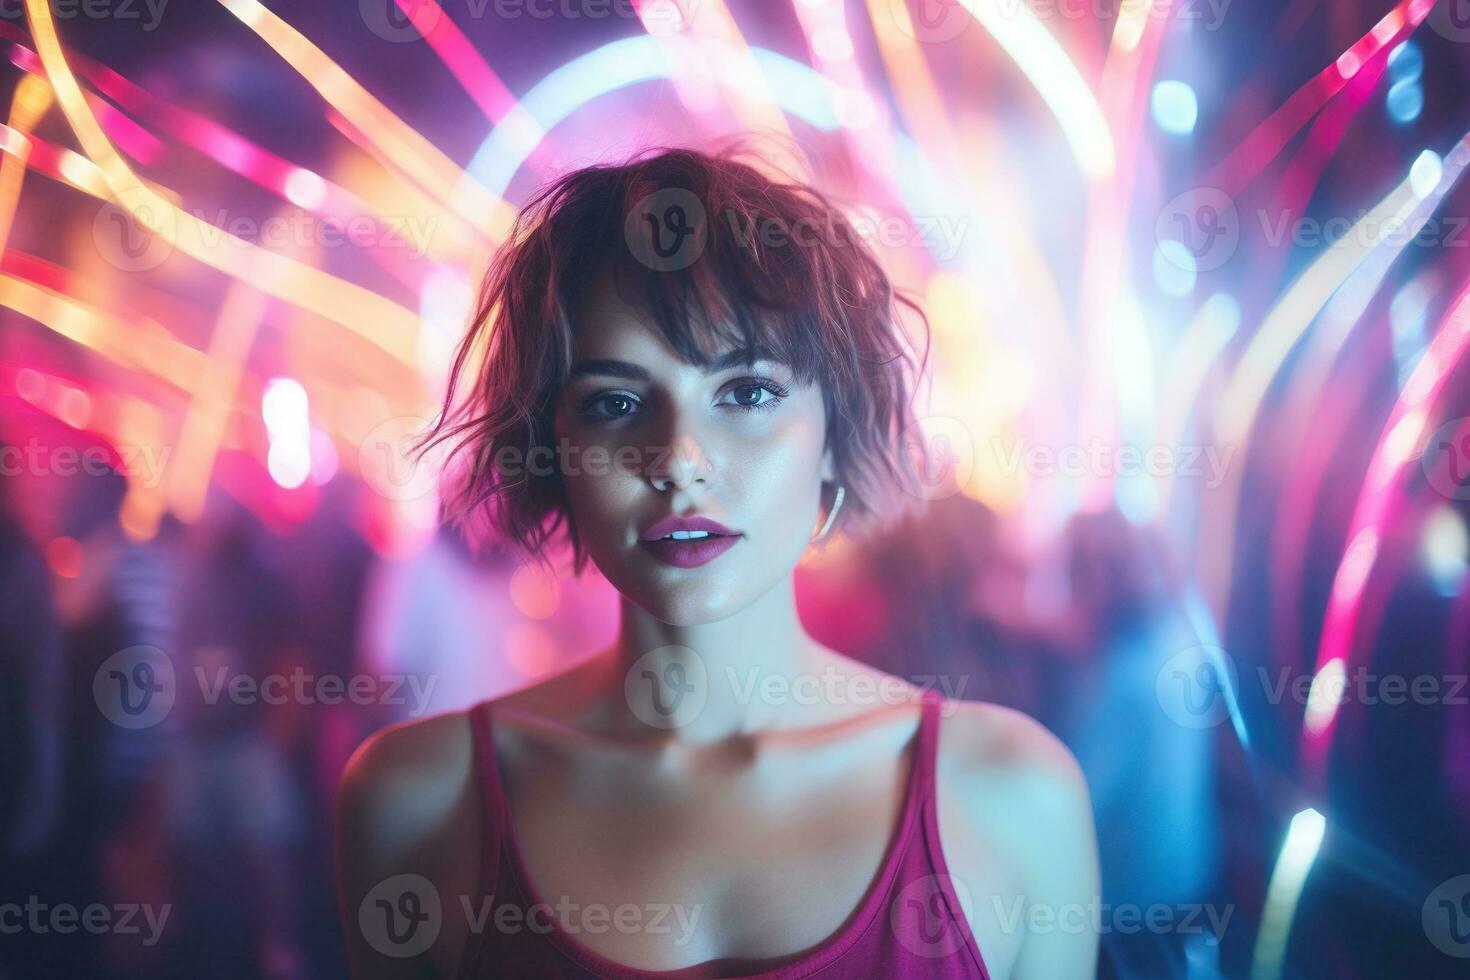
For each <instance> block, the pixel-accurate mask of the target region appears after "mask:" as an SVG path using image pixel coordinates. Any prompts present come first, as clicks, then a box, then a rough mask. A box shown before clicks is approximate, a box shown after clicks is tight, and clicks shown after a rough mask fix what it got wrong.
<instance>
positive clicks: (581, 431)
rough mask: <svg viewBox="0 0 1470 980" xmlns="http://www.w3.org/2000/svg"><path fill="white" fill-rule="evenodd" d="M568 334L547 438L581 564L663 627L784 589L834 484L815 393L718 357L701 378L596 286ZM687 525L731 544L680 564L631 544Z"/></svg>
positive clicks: (710, 617)
mask: <svg viewBox="0 0 1470 980" xmlns="http://www.w3.org/2000/svg"><path fill="white" fill-rule="evenodd" d="M575 322H576V327H575V338H574V344H573V351H572V372H571V376H570V377H569V379H568V381H567V384H566V387H565V388H564V390H563V391H562V396H561V399H560V401H559V402H558V403H557V407H556V421H555V430H556V437H557V447H558V452H559V461H558V462H559V465H560V466H561V467H562V472H563V480H564V484H565V487H566V495H567V505H568V507H569V508H570V510H571V513H572V517H573V519H574V520H575V522H576V527H577V532H578V534H579V535H580V537H581V540H582V542H583V544H584V546H585V547H586V549H587V551H588V554H589V555H590V557H591V558H592V560H593V561H594V562H595V563H596V565H597V567H598V568H599V569H600V570H601V571H602V573H603V574H604V575H605V576H607V579H608V581H610V582H611V583H612V584H613V586H614V587H615V588H616V589H617V590H618V591H619V592H620V593H621V594H622V595H624V596H625V597H627V598H628V599H629V600H630V601H632V602H633V603H634V604H635V605H637V606H638V607H639V608H641V609H643V610H644V611H645V612H647V613H648V614H649V615H651V616H653V617H654V618H656V619H658V620H660V621H662V622H665V623H669V624H672V625H676V626H692V625H697V624H700V623H709V622H717V621H719V620H721V619H725V618H726V617H728V616H730V615H732V614H734V613H736V612H738V611H740V610H741V609H743V608H744V607H746V606H747V605H749V604H750V603H751V602H753V601H754V600H755V599H757V598H759V597H760V596H761V595H763V594H765V592H766V591H767V590H769V589H770V588H771V587H772V586H774V585H776V584H778V583H780V582H782V581H783V580H785V579H786V577H787V576H788V575H789V574H790V573H791V570H792V569H793V568H794V567H795V566H796V563H797V561H798V560H799V559H800V558H801V555H802V552H803V551H804V550H805V549H806V547H807V544H808V543H809V542H810V540H811V536H812V534H813V532H814V531H815V528H816V522H817V516H818V513H819V511H820V507H821V502H820V501H821V484H822V481H823V480H825V479H831V478H832V476H833V470H832V465H831V455H830V453H827V452H825V451H824V447H823V439H824V433H825V431H826V412H825V409H824V407H823V402H822V393H821V389H820V387H818V386H817V385H814V384H807V385H800V384H798V383H797V382H796V380H795V378H794V377H793V374H792V372H791V370H790V369H789V368H788V367H787V366H786V365H784V364H781V363H779V362H776V361H772V360H764V359H760V358H759V357H758V358H757V360H756V361H755V363H754V364H753V365H752V366H746V364H745V363H744V362H743V359H742V360H741V361H740V362H738V363H736V362H733V361H732V362H730V363H729V364H728V365H727V366H724V367H721V366H720V362H719V359H718V355H720V354H727V353H733V352H731V351H723V350H722V351H717V352H716V358H715V359H714V361H713V362H712V363H711V365H710V368H709V370H708V371H706V370H703V369H701V368H699V367H696V366H695V365H692V364H690V363H688V362H687V361H684V360H682V359H681V358H680V357H679V355H678V354H677V353H675V352H674V350H673V349H672V348H670V347H669V346H668V344H667V342H666V341H665V340H664V339H663V337H662V336H661V335H660V334H659V333H658V331H657V330H656V329H655V328H654V327H653V326H652V325H651V323H650V322H649V321H648V320H646V319H645V318H644V317H643V315H642V314H641V313H640V312H639V311H638V310H636V309H635V308H633V307H630V306H628V305H626V304H625V303H623V302H622V301H621V299H619V298H618V296H617V295H616V293H615V291H614V290H613V288H612V285H611V279H610V278H609V276H607V275H606V274H604V275H602V276H600V277H599V278H598V279H597V280H596V281H595V282H594V284H593V286H592V287H591V288H590V289H589V290H588V294H587V297H586V299H585V301H584V302H583V304H582V307H581V309H580V310H579V311H578V313H577V316H576V321H575ZM696 516H698V517H707V518H710V519H713V520H715V521H718V522H719V523H720V524H722V525H724V526H725V527H726V528H728V529H729V530H730V531H732V532H734V534H735V537H734V538H733V544H730V545H729V546H728V547H726V548H724V550H723V551H720V552H719V553H718V554H717V555H716V556H715V557H713V558H709V559H708V560H705V561H703V563H701V564H691V561H698V560H699V559H698V558H697V557H696V558H693V559H690V558H688V557H686V558H685V559H684V560H683V561H682V562H681V561H680V559H679V557H677V556H675V555H672V554H671V552H675V551H683V552H689V551H692V550H693V548H692V546H690V545H671V544H669V543H667V542H665V543H664V544H662V545H651V544H649V543H647V542H644V543H640V539H643V538H646V537H648V536H649V535H648V532H649V529H650V528H651V526H652V525H653V524H654V523H655V522H656V521H661V520H663V519H665V518H669V517H675V518H683V517H696ZM720 543H723V542H720ZM706 547H707V544H706ZM675 562H680V563H679V564H676V563H675ZM681 566H684V567H681Z"/></svg>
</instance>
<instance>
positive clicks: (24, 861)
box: [0, 441, 65, 973]
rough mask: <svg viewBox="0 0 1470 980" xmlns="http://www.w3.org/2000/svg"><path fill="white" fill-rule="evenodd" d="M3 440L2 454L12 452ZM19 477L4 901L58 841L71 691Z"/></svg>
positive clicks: (6, 511) (4, 703)
mask: <svg viewBox="0 0 1470 980" xmlns="http://www.w3.org/2000/svg"><path fill="white" fill-rule="evenodd" d="M14 448H15V447H12V446H11V444H9V443H6V442H3V441H0V460H4V461H7V462H8V461H9V460H12V459H14V458H15V457H14V454H13V452H12V451H11V450H13V449H14ZM15 488H16V481H15V479H14V478H13V474H11V473H10V472H9V471H8V468H7V470H6V471H5V472H3V474H0V739H4V745H5V746H6V751H5V752H4V753H0V785H3V786H4V787H5V792H4V793H3V794H0V902H3V903H23V902H24V901H25V900H26V898H27V897H28V896H29V895H30V894H32V893H33V892H34V890H35V888H36V887H37V885H38V884H39V883H40V882H41V880H42V871H41V868H40V866H39V865H38V862H39V861H40V860H42V859H44V858H45V856H46V854H47V851H48V850H49V849H51V848H54V847H55V846H56V837H55V833H56V822H57V821H58V820H59V817H60V810H59V807H60V803H61V781H62V770H61V747H62V734H63V733H62V725H63V721H64V715H63V711H64V704H63V696H64V692H65V687H64V677H63V674H62V668H63V667H64V666H65V662H64V661H63V660H62V656H61V627H60V623H59V621H58V619H57V616H56V610H55V608H54V604H53V602H52V598H51V588H50V572H49V571H48V569H47V568H46V562H45V559H44V557H43V556H42V555H41V552H40V550H39V549H38V548H37V547H36V546H35V543H34V542H33V541H32V540H31V539H30V537H29V536H28V535H27V534H26V532H25V530H24V528H23V527H22V526H21V523H20V521H19V520H18V519H17V518H16V516H15V514H14V512H13V508H12V502H13V501H12V494H13V493H14V492H15ZM28 938H29V937H27V936H26V935H25V934H19V935H11V936H7V937H6V941H5V944H4V945H3V946H0V973H3V971H4V969H5V968H6V967H14V966H17V965H18V964H19V963H22V962H24V961H25V960H26V959H28V958H30V956H31V954H32V953H33V951H32V950H31V949H30V943H29V942H28V941H27V940H28Z"/></svg>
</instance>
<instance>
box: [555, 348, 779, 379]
mask: <svg viewBox="0 0 1470 980" xmlns="http://www.w3.org/2000/svg"><path fill="white" fill-rule="evenodd" d="M766 360H776V358H772V357H771V356H770V355H769V354H768V353H767V352H766V351H764V350H762V349H760V348H756V349H755V350H754V351H751V350H749V349H748V348H744V347H737V348H735V349H733V350H728V351H726V352H725V353H723V354H721V355H719V356H718V357H715V358H713V359H712V360H711V361H710V362H709V363H708V364H706V365H705V366H704V373H705V374H718V373H719V372H720V371H726V370H729V369H730V368H732V367H737V366H739V365H742V364H747V365H749V364H754V363H755V362H756V361H766ZM594 374H595V375H603V376H605V377H612V378H626V379H628V380H630V381H647V380H649V374H648V371H647V370H646V369H645V368H643V367H642V366H641V365H638V364H634V363H632V362H631V361H618V360H613V359H611V358H596V359H593V360H585V361H578V362H577V363H576V364H573V365H572V370H571V374H570V375H569V379H570V378H581V377H586V376H588V375H594Z"/></svg>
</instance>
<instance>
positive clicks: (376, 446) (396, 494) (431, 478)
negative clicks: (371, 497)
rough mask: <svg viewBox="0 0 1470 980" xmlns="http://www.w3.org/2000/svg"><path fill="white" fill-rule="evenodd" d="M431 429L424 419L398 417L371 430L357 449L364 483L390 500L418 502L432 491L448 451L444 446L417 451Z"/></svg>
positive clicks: (405, 416) (359, 470) (412, 416)
mask: <svg viewBox="0 0 1470 980" xmlns="http://www.w3.org/2000/svg"><path fill="white" fill-rule="evenodd" d="M428 426H429V421H428V419H425V418H423V417H421V416H418V415H397V416H394V417H393V418H391V419H388V420H387V421H385V422H380V423H379V424H377V425H375V426H373V427H372V428H371V429H370V430H368V433H367V435H365V436H363V439H362V442H361V443H360V444H359V445H358V447H357V464H358V472H360V473H361V474H362V478H363V481H364V482H365V483H367V485H368V486H370V487H372V489H373V490H374V491H376V492H377V493H378V494H379V495H380V496H382V497H383V498H385V499H387V500H398V501H405V500H418V499H420V498H422V497H424V496H425V495H427V494H429V493H430V492H432V491H433V489H434V484H435V482H436V481H437V480H438V479H439V469H440V466H441V465H442V463H443V457H444V455H445V454H446V453H447V450H445V449H443V448H442V446H443V444H442V443H441V444H439V446H435V447H433V448H432V449H429V450H427V451H426V452H424V453H423V455H420V454H419V453H418V452H416V451H415V446H416V445H417V444H418V441H419V439H420V438H421V437H422V436H423V435H424V434H425V433H426V432H427V431H428Z"/></svg>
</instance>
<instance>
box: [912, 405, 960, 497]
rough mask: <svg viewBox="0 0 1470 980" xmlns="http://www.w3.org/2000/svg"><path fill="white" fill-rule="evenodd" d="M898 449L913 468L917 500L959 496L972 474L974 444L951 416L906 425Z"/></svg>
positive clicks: (928, 416) (921, 420) (941, 416)
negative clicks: (906, 457)
mask: <svg viewBox="0 0 1470 980" xmlns="http://www.w3.org/2000/svg"><path fill="white" fill-rule="evenodd" d="M899 445H900V446H901V447H902V448H903V451H904V452H905V453H907V454H908V456H909V458H910V460H911V461H912V463H913V464H914V470H915V473H916V475H917V477H918V483H917V485H916V486H915V487H914V488H913V492H914V493H915V495H917V496H918V497H919V498H920V499H921V500H943V499H945V498H946V497H953V496H954V495H955V494H957V493H960V492H962V491H963V490H964V489H965V487H966V486H968V485H969V483H970V477H971V475H972V474H973V473H974V471H975V441H974V440H973V439H971V438H970V430H969V428H967V427H966V426H965V424H964V423H963V422H961V421H960V420H959V419H957V418H955V417H953V416H951V415H927V416H925V417H923V418H921V419H917V420H915V421H914V422H912V423H910V424H909V425H908V427H906V428H905V429H904V431H903V434H902V436H901V437H900V440H899Z"/></svg>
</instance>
